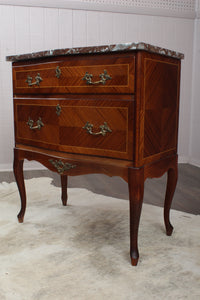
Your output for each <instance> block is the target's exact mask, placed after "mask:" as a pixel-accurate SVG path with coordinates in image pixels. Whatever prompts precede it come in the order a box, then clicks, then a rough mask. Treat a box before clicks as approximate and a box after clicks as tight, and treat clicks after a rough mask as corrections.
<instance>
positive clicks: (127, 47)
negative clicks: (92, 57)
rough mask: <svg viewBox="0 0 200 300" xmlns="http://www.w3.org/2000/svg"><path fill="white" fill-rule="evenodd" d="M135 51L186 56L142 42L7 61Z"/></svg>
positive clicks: (21, 56)
mask: <svg viewBox="0 0 200 300" xmlns="http://www.w3.org/2000/svg"><path fill="white" fill-rule="evenodd" d="M134 50H144V51H148V52H151V53H158V54H161V55H165V56H169V57H174V58H178V59H183V58H184V54H182V53H179V52H177V51H173V50H169V49H165V48H161V47H158V46H153V45H150V44H146V43H143V42H140V43H123V44H115V45H104V46H94V47H78V48H65V49H54V50H45V51H40V52H33V53H27V54H19V55H11V56H7V57H6V60H7V61H12V62H16V61H20V60H27V59H35V58H41V57H52V56H59V55H63V56H64V55H76V54H89V53H108V52H127V51H134Z"/></svg>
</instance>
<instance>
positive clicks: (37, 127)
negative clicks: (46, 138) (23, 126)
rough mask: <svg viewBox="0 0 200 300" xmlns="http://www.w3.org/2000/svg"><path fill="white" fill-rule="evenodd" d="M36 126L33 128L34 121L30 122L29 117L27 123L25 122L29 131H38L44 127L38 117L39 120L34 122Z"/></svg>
mask: <svg viewBox="0 0 200 300" xmlns="http://www.w3.org/2000/svg"><path fill="white" fill-rule="evenodd" d="M36 124H37V125H36V126H33V125H34V121H33V120H31V118H30V117H29V119H28V122H27V125H28V126H29V128H30V129H31V130H35V129H38V130H40V129H41V128H42V127H43V126H44V124H43V123H42V119H41V118H40V117H39V119H38V120H37V121H36Z"/></svg>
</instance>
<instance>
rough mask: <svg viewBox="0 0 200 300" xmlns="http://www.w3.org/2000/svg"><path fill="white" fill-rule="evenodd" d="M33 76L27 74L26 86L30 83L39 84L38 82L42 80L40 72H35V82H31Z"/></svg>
mask: <svg viewBox="0 0 200 300" xmlns="http://www.w3.org/2000/svg"><path fill="white" fill-rule="evenodd" d="M32 80H33V78H32V77H31V76H30V75H28V76H27V79H26V82H27V83H28V86H32V85H37V86H39V85H40V82H41V81H42V80H43V79H42V77H41V76H40V73H37V75H36V76H35V82H32Z"/></svg>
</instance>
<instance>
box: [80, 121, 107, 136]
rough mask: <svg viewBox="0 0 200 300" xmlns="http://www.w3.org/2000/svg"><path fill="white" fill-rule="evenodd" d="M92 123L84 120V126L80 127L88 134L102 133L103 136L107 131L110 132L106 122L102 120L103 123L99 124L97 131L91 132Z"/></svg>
mask: <svg viewBox="0 0 200 300" xmlns="http://www.w3.org/2000/svg"><path fill="white" fill-rule="evenodd" d="M93 126H94V125H93V124H90V122H86V124H85V126H84V127H82V128H83V129H86V130H87V132H88V133H89V134H92V135H100V134H101V135H103V136H105V135H106V133H107V132H112V130H111V129H110V128H109V126H108V124H107V122H104V124H103V125H100V126H99V128H100V129H101V130H100V131H99V132H92V129H93Z"/></svg>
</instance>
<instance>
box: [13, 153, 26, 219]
mask: <svg viewBox="0 0 200 300" xmlns="http://www.w3.org/2000/svg"><path fill="white" fill-rule="evenodd" d="M23 163H24V160H19V159H18V155H17V152H16V151H15V153H14V164H13V170H14V175H15V179H16V182H17V186H18V190H19V194H20V198H21V210H20V212H19V214H18V215H17V217H18V221H19V223H23V221H24V214H25V211H26V190H25V185H24V174H23Z"/></svg>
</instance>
